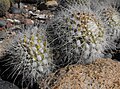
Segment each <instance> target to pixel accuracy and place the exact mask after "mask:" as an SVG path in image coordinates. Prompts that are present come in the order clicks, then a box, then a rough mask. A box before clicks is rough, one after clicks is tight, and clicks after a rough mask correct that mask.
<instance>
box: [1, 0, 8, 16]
mask: <svg viewBox="0 0 120 89" xmlns="http://www.w3.org/2000/svg"><path fill="white" fill-rule="evenodd" d="M9 8H10V1H9V0H0V17H3V16H5V14H6V12H7V10H8V9H9Z"/></svg>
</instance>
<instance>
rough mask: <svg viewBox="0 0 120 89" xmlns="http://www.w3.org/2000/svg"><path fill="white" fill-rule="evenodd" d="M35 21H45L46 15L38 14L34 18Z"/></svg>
mask: <svg viewBox="0 0 120 89" xmlns="http://www.w3.org/2000/svg"><path fill="white" fill-rule="evenodd" d="M35 18H36V19H39V20H46V18H47V17H46V15H45V14H38V15H37V16H35Z"/></svg>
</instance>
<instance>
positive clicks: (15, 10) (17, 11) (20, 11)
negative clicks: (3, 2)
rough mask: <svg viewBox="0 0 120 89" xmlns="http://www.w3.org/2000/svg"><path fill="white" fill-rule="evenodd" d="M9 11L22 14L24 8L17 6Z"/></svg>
mask: <svg viewBox="0 0 120 89" xmlns="http://www.w3.org/2000/svg"><path fill="white" fill-rule="evenodd" d="M9 12H10V13H12V14H21V13H22V12H23V10H22V9H19V8H17V7H10V9H9Z"/></svg>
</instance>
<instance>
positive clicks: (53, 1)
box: [46, 0, 58, 7]
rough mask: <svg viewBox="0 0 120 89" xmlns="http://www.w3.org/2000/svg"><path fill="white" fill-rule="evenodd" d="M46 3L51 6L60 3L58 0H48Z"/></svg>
mask: <svg viewBox="0 0 120 89" xmlns="http://www.w3.org/2000/svg"><path fill="white" fill-rule="evenodd" d="M46 5H47V6H48V7H49V6H58V3H57V1H56V0H51V1H47V2H46Z"/></svg>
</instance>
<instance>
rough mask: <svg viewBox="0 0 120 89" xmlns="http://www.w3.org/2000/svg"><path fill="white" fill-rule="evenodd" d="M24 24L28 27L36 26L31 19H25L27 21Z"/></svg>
mask: <svg viewBox="0 0 120 89" xmlns="http://www.w3.org/2000/svg"><path fill="white" fill-rule="evenodd" d="M24 24H26V25H33V24H34V21H33V20H31V19H25V20H24Z"/></svg>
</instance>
